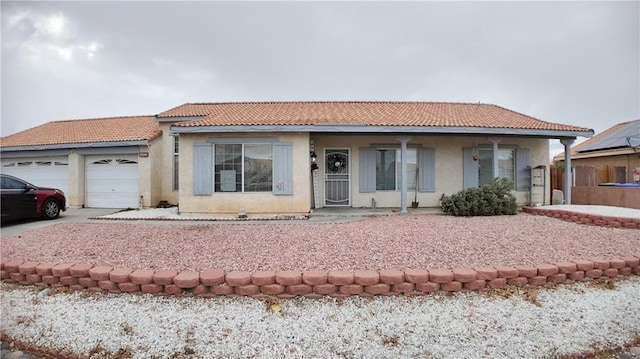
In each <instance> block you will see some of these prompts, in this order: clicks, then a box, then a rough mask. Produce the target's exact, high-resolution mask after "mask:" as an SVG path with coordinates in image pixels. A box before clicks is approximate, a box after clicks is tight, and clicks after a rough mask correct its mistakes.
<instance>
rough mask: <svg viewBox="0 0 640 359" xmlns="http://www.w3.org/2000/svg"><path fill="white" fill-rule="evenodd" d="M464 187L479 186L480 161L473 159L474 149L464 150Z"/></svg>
mask: <svg viewBox="0 0 640 359" xmlns="http://www.w3.org/2000/svg"><path fill="white" fill-rule="evenodd" d="M462 165H463V170H462V188H464V189H467V188H472V187H478V183H479V182H478V161H474V160H473V149H471V148H464V149H463V150H462Z"/></svg>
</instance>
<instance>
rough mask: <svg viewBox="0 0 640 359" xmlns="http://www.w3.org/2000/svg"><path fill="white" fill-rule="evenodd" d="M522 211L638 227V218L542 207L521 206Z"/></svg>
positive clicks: (599, 223)
mask: <svg viewBox="0 0 640 359" xmlns="http://www.w3.org/2000/svg"><path fill="white" fill-rule="evenodd" d="M522 211H523V212H525V213H529V214H536V215H540V216H547V217H553V218H558V219H561V220H563V221H567V222H574V223H579V224H588V225H592V226H601V227H616V228H631V229H640V218H629V217H611V216H603V215H600V214H588V213H581V212H572V211H565V210H559V209H546V208H544V207H522Z"/></svg>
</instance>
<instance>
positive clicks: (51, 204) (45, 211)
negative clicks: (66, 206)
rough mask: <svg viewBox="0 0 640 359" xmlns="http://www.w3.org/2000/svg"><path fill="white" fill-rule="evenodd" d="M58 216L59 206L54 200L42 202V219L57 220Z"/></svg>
mask: <svg viewBox="0 0 640 359" xmlns="http://www.w3.org/2000/svg"><path fill="white" fill-rule="evenodd" d="M59 215H60V204H59V203H58V201H56V200H55V199H48V200H46V201H44V205H43V206H42V217H43V218H44V219H54V218H58V216H59Z"/></svg>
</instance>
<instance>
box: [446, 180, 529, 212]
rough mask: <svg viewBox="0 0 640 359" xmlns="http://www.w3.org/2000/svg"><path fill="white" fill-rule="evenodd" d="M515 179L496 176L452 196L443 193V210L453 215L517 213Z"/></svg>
mask: <svg viewBox="0 0 640 359" xmlns="http://www.w3.org/2000/svg"><path fill="white" fill-rule="evenodd" d="M513 188H514V186H513V181H511V180H509V179H506V178H496V179H495V180H493V182H491V183H489V184H486V185H484V186H481V187H478V188H468V189H465V190H462V191H460V192H458V193H454V194H452V195H450V196H445V195H442V198H441V199H440V204H441V206H442V211H443V212H444V213H446V214H449V215H453V216H498V215H503V214H511V215H513V214H516V213H517V211H518V206H517V204H516V198H515V197H514V196H513V194H512V193H511V191H512V190H513Z"/></svg>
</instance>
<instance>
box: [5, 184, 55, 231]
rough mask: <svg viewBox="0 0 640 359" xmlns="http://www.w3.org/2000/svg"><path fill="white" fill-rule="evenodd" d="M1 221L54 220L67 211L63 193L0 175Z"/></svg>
mask: <svg viewBox="0 0 640 359" xmlns="http://www.w3.org/2000/svg"><path fill="white" fill-rule="evenodd" d="M0 178H1V180H0V192H1V193H2V221H3V222H4V221H12V220H16V219H25V218H37V217H42V218H44V219H54V218H57V217H58V216H59V215H60V212H61V211H65V210H66V209H67V201H66V199H65V197H64V193H63V192H62V191H61V190H59V189H55V188H45V187H38V186H34V185H32V184H31V183H29V182H27V181H23V180H21V179H19V178H17V177H13V176H10V175H5V174H3V175H0Z"/></svg>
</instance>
